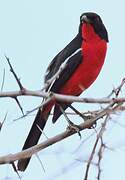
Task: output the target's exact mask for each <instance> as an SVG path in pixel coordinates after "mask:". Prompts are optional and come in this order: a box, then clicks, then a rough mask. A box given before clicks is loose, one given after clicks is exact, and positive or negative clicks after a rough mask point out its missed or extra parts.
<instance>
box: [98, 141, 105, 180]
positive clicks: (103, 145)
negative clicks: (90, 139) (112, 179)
mask: <svg viewBox="0 0 125 180" xmlns="http://www.w3.org/2000/svg"><path fill="white" fill-rule="evenodd" d="M104 150H105V144H104V143H103V140H102V138H101V145H100V148H99V152H98V163H97V166H98V175H97V180H100V179H101V172H102V170H101V160H102V157H103V153H104Z"/></svg>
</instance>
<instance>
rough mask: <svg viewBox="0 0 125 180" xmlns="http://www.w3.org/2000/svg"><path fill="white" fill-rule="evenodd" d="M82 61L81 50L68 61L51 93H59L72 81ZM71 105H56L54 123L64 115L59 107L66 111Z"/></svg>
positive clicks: (60, 103) (59, 103) (58, 103)
mask: <svg viewBox="0 0 125 180" xmlns="http://www.w3.org/2000/svg"><path fill="white" fill-rule="evenodd" d="M82 59H83V57H82V52H81V50H80V51H78V52H77V53H76V54H75V55H73V56H72V57H70V58H69V60H68V61H67V65H66V67H65V68H64V70H63V71H62V72H61V74H60V75H59V78H58V79H56V80H55V82H54V84H53V85H52V87H51V89H50V91H52V92H55V93H58V92H59V90H60V89H61V88H62V87H63V85H64V84H65V83H66V82H67V81H68V80H69V79H70V77H71V76H72V74H73V73H74V72H75V70H76V69H77V68H78V66H79V65H80V64H81V62H82ZM70 104H71V103H62V102H57V103H56V104H55V107H54V115H53V119H52V121H53V123H54V122H56V120H57V119H58V118H59V116H60V115H61V114H62V112H61V110H60V107H59V105H60V106H61V107H62V108H63V109H64V110H65V109H67V108H68V107H69V105H70Z"/></svg>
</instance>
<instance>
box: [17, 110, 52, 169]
mask: <svg viewBox="0 0 125 180" xmlns="http://www.w3.org/2000/svg"><path fill="white" fill-rule="evenodd" d="M48 116H49V113H46V112H45V111H44V110H43V109H42V110H40V109H39V111H38V113H37V115H36V118H35V120H34V123H33V125H32V127H31V129H30V132H29V134H28V137H27V139H26V141H25V143H24V146H23V148H22V150H25V149H28V148H30V147H32V146H34V145H36V144H37V143H38V140H39V138H40V135H41V134H42V131H41V130H43V129H44V126H45V124H46V121H47V119H48ZM40 129H41V130H40ZM30 159H31V157H30V158H26V159H21V160H19V161H18V163H17V167H18V170H19V171H25V169H26V168H27V166H28V164H29V161H30Z"/></svg>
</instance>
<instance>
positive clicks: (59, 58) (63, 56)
mask: <svg viewBox="0 0 125 180" xmlns="http://www.w3.org/2000/svg"><path fill="white" fill-rule="evenodd" d="M81 44H82V36H81V32H80V31H79V33H78V34H77V36H76V37H75V38H74V39H73V40H72V41H71V42H70V43H69V44H68V45H67V46H66V47H65V48H64V49H63V50H62V51H61V52H59V53H58V54H57V55H56V56H55V58H54V59H53V60H52V62H51V63H50V65H49V66H48V68H47V70H46V74H45V80H44V82H46V81H47V80H48V79H50V78H51V77H52V76H53V75H54V74H55V73H56V72H57V71H58V69H59V67H60V66H61V64H62V63H63V62H64V61H65V60H67V58H69V57H70V56H72V54H73V53H74V52H75V51H77V50H78V49H79V48H80V47H81Z"/></svg>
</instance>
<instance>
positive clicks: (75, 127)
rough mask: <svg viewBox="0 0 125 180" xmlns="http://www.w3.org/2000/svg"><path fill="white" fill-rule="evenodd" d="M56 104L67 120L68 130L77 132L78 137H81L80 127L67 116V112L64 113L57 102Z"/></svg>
mask: <svg viewBox="0 0 125 180" xmlns="http://www.w3.org/2000/svg"><path fill="white" fill-rule="evenodd" d="M58 106H59V108H60V110H61V112H62V113H63V115H64V117H65V119H66V120H67V122H68V124H69V126H68V129H69V130H70V131H75V132H77V133H78V135H79V137H80V138H81V133H80V130H81V129H80V127H79V126H78V125H76V124H74V123H73V122H72V121H71V120H70V119H69V118H68V116H67V114H66V113H65V111H64V109H63V108H62V106H61V105H60V104H58Z"/></svg>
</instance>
